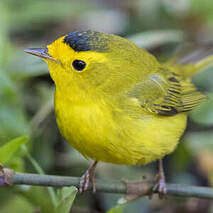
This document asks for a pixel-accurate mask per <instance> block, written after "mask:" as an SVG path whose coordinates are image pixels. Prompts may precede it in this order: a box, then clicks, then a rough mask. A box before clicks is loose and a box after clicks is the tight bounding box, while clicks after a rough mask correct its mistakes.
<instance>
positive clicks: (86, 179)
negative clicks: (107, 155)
mask: <svg viewBox="0 0 213 213" xmlns="http://www.w3.org/2000/svg"><path fill="white" fill-rule="evenodd" d="M97 163H98V162H97V161H94V162H93V164H92V165H91V166H90V167H89V169H87V171H86V172H85V173H84V175H83V176H82V177H81V181H80V186H79V192H80V193H83V192H85V191H87V190H88V189H89V185H90V184H92V191H93V192H96V188H95V179H94V175H95V168H96V166H97Z"/></svg>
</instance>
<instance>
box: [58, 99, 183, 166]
mask: <svg viewBox="0 0 213 213" xmlns="http://www.w3.org/2000/svg"><path fill="white" fill-rule="evenodd" d="M55 112H56V120H57V124H58V127H59V129H60V132H61V134H62V135H63V136H64V138H65V139H66V140H67V142H69V143H70V144H71V145H72V146H73V147H74V148H75V149H77V150H78V151H79V152H80V153H82V154H83V155H84V156H86V157H89V158H91V159H94V160H97V161H104V162H111V163H115V164H146V163H149V162H151V161H154V160H156V159H160V158H162V157H163V156H165V155H166V154H169V153H171V152H172V151H173V150H174V149H175V147H176V145H177V143H178V141H179V138H180V136H181V135H182V134H183V131H184V129H185V126H186V118H187V115H186V114H185V113H181V114H177V115H175V116H158V115H153V114H151V113H150V114H149V113H144V112H142V111H141V117H140V118H135V117H134V116H129V115H128V114H126V113H123V112H122V111H119V110H117V111H109V108H108V107H107V106H105V105H104V104H100V103H99V104H98V103H96V104H94V103H89V102H87V103H86V104H85V103H84V104H72V103H67V104H66V103H65V101H64V100H61V99H60V98H57V97H55Z"/></svg>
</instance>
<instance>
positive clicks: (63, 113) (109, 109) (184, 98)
mask: <svg viewBox="0 0 213 213" xmlns="http://www.w3.org/2000/svg"><path fill="white" fill-rule="evenodd" d="M25 51H26V52H27V53H30V54H33V55H36V56H39V57H42V58H43V59H44V60H45V62H46V63H47V64H48V66H49V71H50V75H51V78H52V79H53V81H54V82H55V85H56V89H55V99H54V100H55V114H56V121H57V124H58V127H59V129H60V132H61V134H62V135H63V136H64V138H65V139H66V140H67V141H68V142H69V143H70V144H71V145H72V146H73V147H74V148H75V149H77V150H78V151H79V152H80V153H81V154H82V155H84V156H85V157H86V158H91V159H93V160H94V164H93V165H92V166H91V167H90V168H89V169H88V170H87V172H86V173H85V174H84V175H83V176H82V181H81V185H80V191H81V192H82V191H85V190H87V189H88V186H89V184H92V186H93V189H94V190H95V184H94V170H95V167H96V164H97V162H98V161H104V162H109V163H115V164H128V165H136V164H142V165H144V164H147V163H149V162H152V161H155V160H159V159H162V158H163V157H164V156H165V155H167V154H169V153H171V152H172V151H174V149H175V148H176V146H177V143H178V141H179V139H180V137H181V135H182V134H183V132H184V129H185V127H186V121H187V112H188V111H190V110H192V109H193V108H194V107H195V106H197V105H198V104H200V102H201V101H202V100H203V99H204V98H205V96H204V95H203V94H201V93H200V92H199V91H197V89H196V88H195V86H194V85H193V84H192V82H191V78H192V76H193V75H195V74H196V73H197V72H198V71H199V70H201V69H202V68H204V67H205V66H207V65H208V64H209V63H210V62H212V61H213V56H208V57H206V58H204V59H202V60H200V61H197V60H195V58H194V57H193V55H192V56H191V57H188V59H187V58H186V60H182V61H179V62H178V61H177V62H171V61H170V62H168V63H165V64H160V63H159V62H158V61H157V60H156V58H155V57H154V56H153V55H151V54H150V53H148V52H147V51H146V50H144V49H141V48H139V47H137V46H136V45H135V44H134V43H132V42H131V41H129V40H127V39H125V38H121V37H119V36H116V35H111V34H106V33H101V32H94V31H78V32H71V33H69V34H67V35H65V36H63V37H61V38H59V39H57V40H56V41H54V42H53V43H51V44H50V45H48V46H47V47H46V48H43V49H36V48H34V49H27V50H25ZM159 162H160V163H159V175H158V182H157V184H156V186H155V190H157V191H158V192H159V193H161V194H164V193H166V185H165V177H164V173H163V167H162V161H161V160H160V161H159Z"/></svg>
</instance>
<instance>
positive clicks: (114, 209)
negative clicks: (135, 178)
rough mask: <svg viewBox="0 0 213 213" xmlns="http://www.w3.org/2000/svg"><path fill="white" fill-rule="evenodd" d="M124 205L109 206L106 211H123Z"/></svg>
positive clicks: (121, 212) (110, 212) (116, 212)
mask: <svg viewBox="0 0 213 213" xmlns="http://www.w3.org/2000/svg"><path fill="white" fill-rule="evenodd" d="M124 208H125V205H124V204H118V205H116V206H114V207H113V208H111V209H110V210H109V211H107V213H123V212H124Z"/></svg>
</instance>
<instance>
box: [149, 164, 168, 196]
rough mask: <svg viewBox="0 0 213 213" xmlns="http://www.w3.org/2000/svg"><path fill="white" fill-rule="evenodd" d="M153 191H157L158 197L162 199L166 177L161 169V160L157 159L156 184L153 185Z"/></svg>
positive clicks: (165, 191) (164, 193)
mask: <svg viewBox="0 0 213 213" xmlns="http://www.w3.org/2000/svg"><path fill="white" fill-rule="evenodd" d="M152 191H153V192H158V195H159V198H160V199H163V198H164V197H165V195H166V193H167V190H166V179H165V175H164V171H163V162H162V160H159V172H158V174H157V180H156V184H155V185H154V187H153V189H152Z"/></svg>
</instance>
